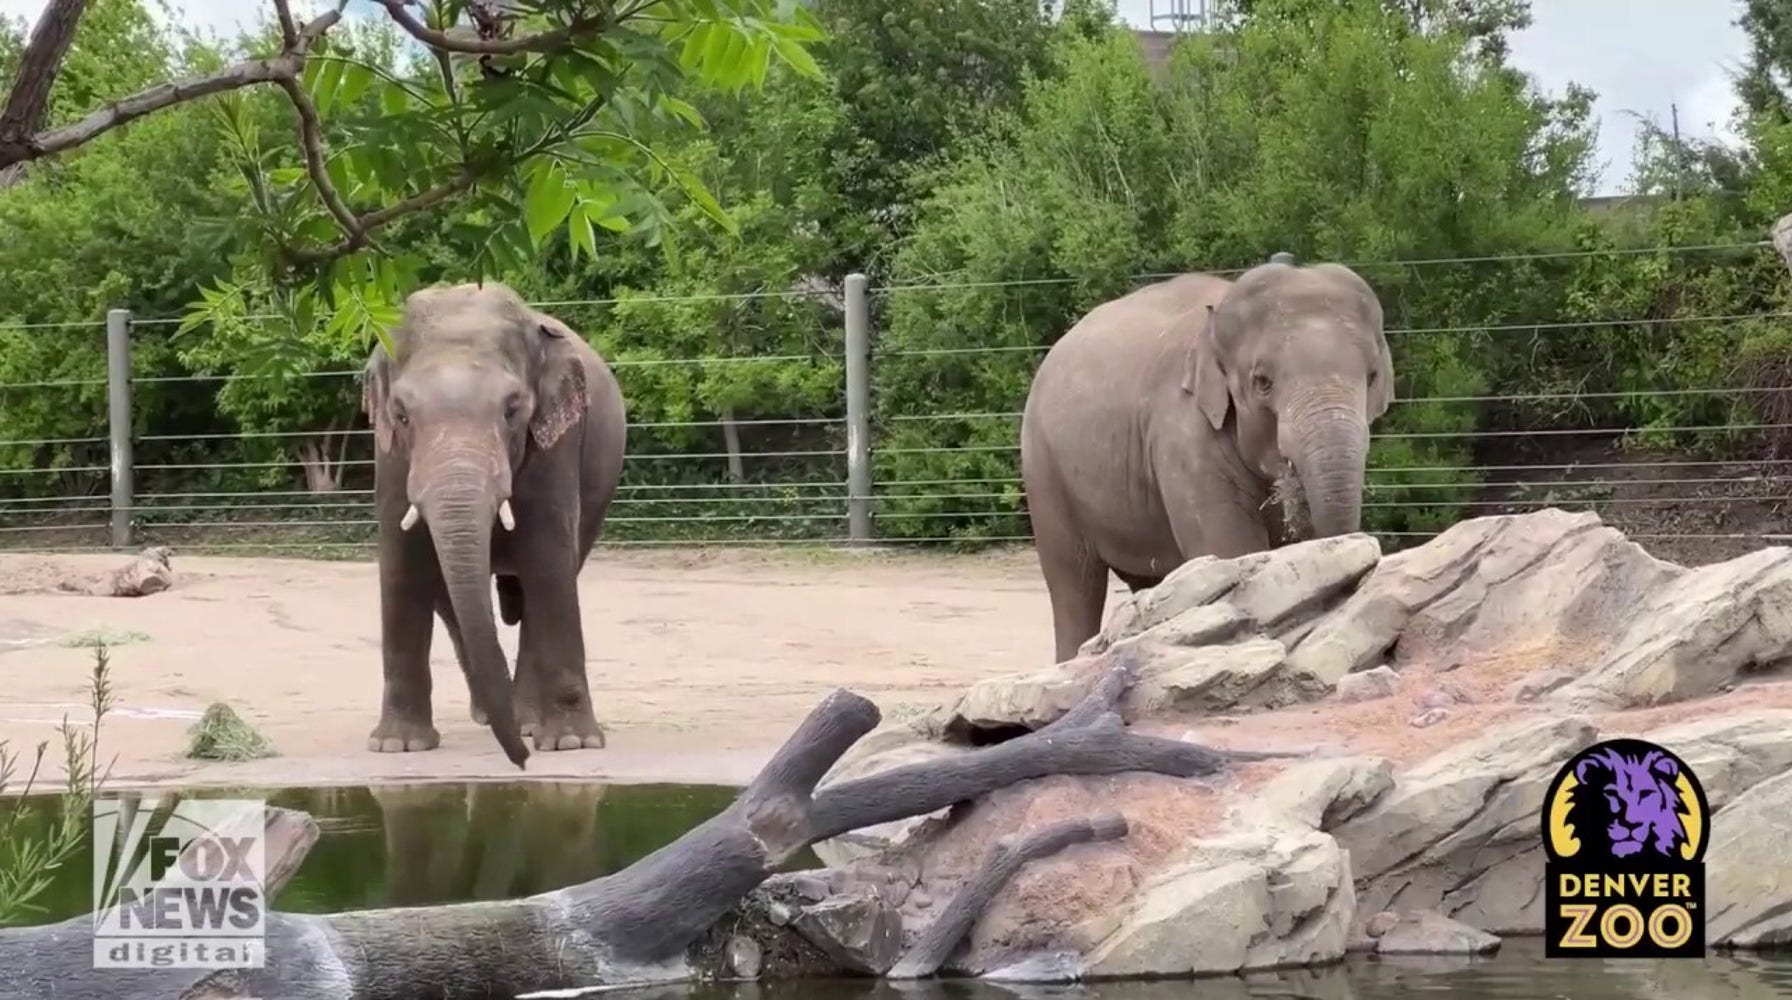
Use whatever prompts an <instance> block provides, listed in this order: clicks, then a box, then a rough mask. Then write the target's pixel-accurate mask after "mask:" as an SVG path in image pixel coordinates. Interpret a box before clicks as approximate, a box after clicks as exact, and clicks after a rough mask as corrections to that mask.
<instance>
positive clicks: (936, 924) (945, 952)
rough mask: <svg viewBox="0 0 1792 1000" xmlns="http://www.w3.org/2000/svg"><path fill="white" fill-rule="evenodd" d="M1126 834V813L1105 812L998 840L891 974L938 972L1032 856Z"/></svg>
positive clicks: (896, 976) (1046, 855)
mask: <svg viewBox="0 0 1792 1000" xmlns="http://www.w3.org/2000/svg"><path fill="white" fill-rule="evenodd" d="M1124 836H1126V818H1125V817H1124V816H1121V815H1120V814H1118V813H1111V812H1110V813H1102V814H1101V815H1099V816H1096V817H1094V818H1092V819H1066V820H1059V821H1058V822H1056V823H1052V824H1050V825H1048V826H1045V827H1041V828H1040V829H1037V830H1034V831H1032V832H1030V833H1027V834H1025V835H1024V836H1023V835H1021V834H1013V835H1011V836H1007V837H1003V838H1002V839H1001V840H998V841H996V843H995V846H993V847H991V848H990V849H989V853H988V854H986V855H984V857H983V863H982V864H981V865H980V866H979V867H978V869H977V873H976V874H975V875H973V876H971V879H970V881H969V882H967V883H965V886H964V888H962V889H960V890H958V895H956V896H953V897H952V902H950V903H947V904H946V907H945V909H943V910H941V911H940V915H939V916H937V917H935V918H934V920H933V923H931V924H928V925H927V929H926V930H925V931H923V932H921V937H920V939H919V940H917V941H916V942H915V945H914V947H912V948H910V949H909V950H908V953H907V954H905V955H903V956H902V959H901V960H900V961H898V962H897V963H896V964H895V965H894V966H892V967H891V968H890V971H889V972H888V973H887V975H888V976H889V977H890V978H891V979H920V978H922V977H924V976H931V975H933V974H934V973H935V972H938V971H939V969H940V966H942V965H944V964H946V959H948V958H950V957H951V956H952V950H953V949H954V948H957V947H958V942H960V941H962V940H964V936H965V934H966V933H967V932H968V931H969V930H970V929H971V925H972V924H974V923H976V922H977V918H978V917H980V916H982V915H983V911H984V910H986V909H988V908H989V903H990V900H992V899H995V897H996V893H998V892H1001V891H1002V889H1003V888H1004V887H1005V886H1007V885H1008V882H1009V880H1010V879H1012V878H1014V874H1015V873H1016V872H1018V871H1020V870H1021V867H1022V866H1024V865H1026V864H1028V863H1029V862H1033V861H1038V860H1039V859H1040V858H1049V857H1051V856H1052V855H1054V854H1057V853H1058V852H1059V851H1062V850H1064V849H1065V848H1067V847H1070V846H1071V845H1073V844H1088V843H1097V842H1101V841H1109V840H1119V839H1120V838H1121V837H1124Z"/></svg>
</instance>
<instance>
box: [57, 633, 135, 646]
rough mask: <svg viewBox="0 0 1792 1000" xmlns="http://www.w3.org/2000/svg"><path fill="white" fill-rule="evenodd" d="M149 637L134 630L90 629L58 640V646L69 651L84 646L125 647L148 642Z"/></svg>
mask: <svg viewBox="0 0 1792 1000" xmlns="http://www.w3.org/2000/svg"><path fill="white" fill-rule="evenodd" d="M148 641H149V636H148V635H146V634H144V633H142V632H137V631H133V630H125V631H121V632H111V631H108V630H106V629H104V628H90V629H87V630H86V631H84V632H71V633H69V634H68V635H65V636H63V637H62V638H60V639H57V640H56V645H58V646H63V647H67V648H69V649H79V648H80V647H82V646H93V647H95V648H98V647H100V646H125V645H129V644H130V643H133V642H148Z"/></svg>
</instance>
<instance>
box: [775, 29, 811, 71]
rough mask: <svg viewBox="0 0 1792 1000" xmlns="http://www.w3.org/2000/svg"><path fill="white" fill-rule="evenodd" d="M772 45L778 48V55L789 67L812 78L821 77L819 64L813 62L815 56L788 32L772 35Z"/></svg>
mask: <svg viewBox="0 0 1792 1000" xmlns="http://www.w3.org/2000/svg"><path fill="white" fill-rule="evenodd" d="M772 46H773V47H774V48H776V49H777V50H778V55H779V56H780V57H782V58H783V60H784V62H785V63H787V64H789V66H790V68H791V69H794V70H796V71H797V72H798V73H801V74H802V75H804V76H806V77H809V78H810V79H812V80H819V79H821V66H819V65H818V64H817V63H816V62H815V57H814V56H812V55H810V54H809V51H808V50H807V49H805V48H803V47H802V45H801V44H799V43H798V42H796V41H795V40H793V39H792V38H791V37H790V36H789V35H788V34H777V35H773V36H772Z"/></svg>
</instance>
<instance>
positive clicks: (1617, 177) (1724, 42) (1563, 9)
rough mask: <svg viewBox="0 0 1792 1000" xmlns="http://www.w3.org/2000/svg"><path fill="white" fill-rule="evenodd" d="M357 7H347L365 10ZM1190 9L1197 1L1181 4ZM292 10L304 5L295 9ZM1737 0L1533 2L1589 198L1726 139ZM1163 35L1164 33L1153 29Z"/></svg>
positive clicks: (19, 9) (236, 0)
mask: <svg viewBox="0 0 1792 1000" xmlns="http://www.w3.org/2000/svg"><path fill="white" fill-rule="evenodd" d="M366 2H367V0H356V3H355V4H354V6H356V7H362V6H365V4H366ZM1117 2H1118V3H1119V10H1120V15H1121V16H1122V17H1123V18H1125V19H1126V20H1127V21H1128V22H1130V23H1132V24H1134V25H1137V26H1139V27H1144V26H1146V25H1147V23H1148V22H1149V14H1150V11H1151V10H1152V5H1153V4H1155V9H1156V10H1157V11H1159V12H1164V11H1167V10H1169V9H1171V4H1172V3H1174V2H1177V0H1117ZM1181 2H1183V3H1186V4H1189V5H1194V4H1197V3H1198V2H1199V0H1181ZM168 3H169V5H170V6H172V7H174V8H175V9H176V10H178V11H180V12H181V18H182V21H183V22H184V23H186V24H189V25H192V26H195V27H200V28H202V29H211V30H216V31H219V32H223V33H226V34H229V33H232V32H233V29H234V28H235V27H236V23H237V22H238V21H244V22H248V23H253V22H254V21H255V20H257V13H258V12H259V11H261V10H263V9H266V5H265V4H264V3H262V2H260V0H168ZM43 5H44V0H0V13H5V14H10V15H14V16H24V17H25V18H26V19H27V20H33V19H35V18H36V16H37V14H38V12H39V11H41V10H42V9H43ZM295 6H309V5H308V4H304V3H299V4H295ZM1738 9H1739V5H1738V4H1737V3H1735V2H1734V0H1691V2H1689V0H1533V3H1532V16H1533V18H1534V20H1535V23H1534V24H1533V25H1532V26H1531V28H1529V29H1528V30H1526V31H1525V32H1523V33H1522V34H1520V35H1519V36H1517V37H1516V38H1514V40H1513V45H1512V48H1513V60H1514V62H1516V63H1517V64H1518V66H1519V67H1520V68H1521V69H1523V70H1525V71H1526V72H1528V73H1530V74H1531V75H1532V76H1533V77H1535V78H1536V80H1537V82H1538V84H1539V85H1540V86H1541V87H1543V89H1545V90H1546V91H1549V92H1550V93H1554V94H1559V93H1561V92H1562V90H1563V88H1564V87H1566V86H1567V84H1569V83H1570V82H1574V83H1581V84H1584V85H1586V86H1589V87H1591V88H1592V89H1593V90H1594V91H1595V92H1597V93H1598V95H1599V101H1598V105H1597V107H1596V113H1597V115H1598V119H1599V132H1600V137H1599V138H1600V144H1599V154H1598V155H1599V160H1600V161H1601V166H1602V168H1603V173H1602V174H1601V175H1600V180H1599V183H1598V185H1597V190H1596V192H1595V193H1598V194H1610V193H1615V192H1616V191H1618V190H1620V189H1621V188H1622V187H1623V186H1624V185H1625V184H1626V183H1627V181H1628V180H1629V172H1630V160H1631V154H1632V152H1633V150H1634V149H1635V144H1636V135H1637V126H1636V121H1635V120H1634V118H1632V117H1631V113H1635V114H1641V115H1643V116H1644V117H1647V118H1650V119H1653V120H1655V121H1657V122H1659V123H1660V124H1661V125H1662V126H1663V127H1667V125H1668V124H1669V108H1670V107H1671V106H1672V105H1675V104H1678V105H1679V110H1680V130H1681V132H1682V134H1684V135H1688V136H1695V135H1697V136H1706V135H1711V134H1713V133H1714V132H1715V133H1717V134H1722V135H1726V136H1727V135H1729V134H1730V133H1729V130H1728V119H1729V116H1730V113H1731V112H1732V110H1733V109H1734V107H1735V97H1734V93H1733V91H1732V88H1731V86H1730V78H1729V74H1730V73H1731V72H1733V71H1734V70H1735V69H1736V68H1738V67H1739V66H1740V65H1741V63H1742V60H1743V58H1744V57H1745V55H1746V54H1747V42H1746V40H1745V39H1744V37H1743V35H1742V32H1741V30H1740V29H1738V28H1737V27H1736V26H1735V25H1734V24H1733V23H1732V22H1733V21H1734V20H1735V17H1736V12H1737V10H1738ZM1160 26H1167V25H1160Z"/></svg>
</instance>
